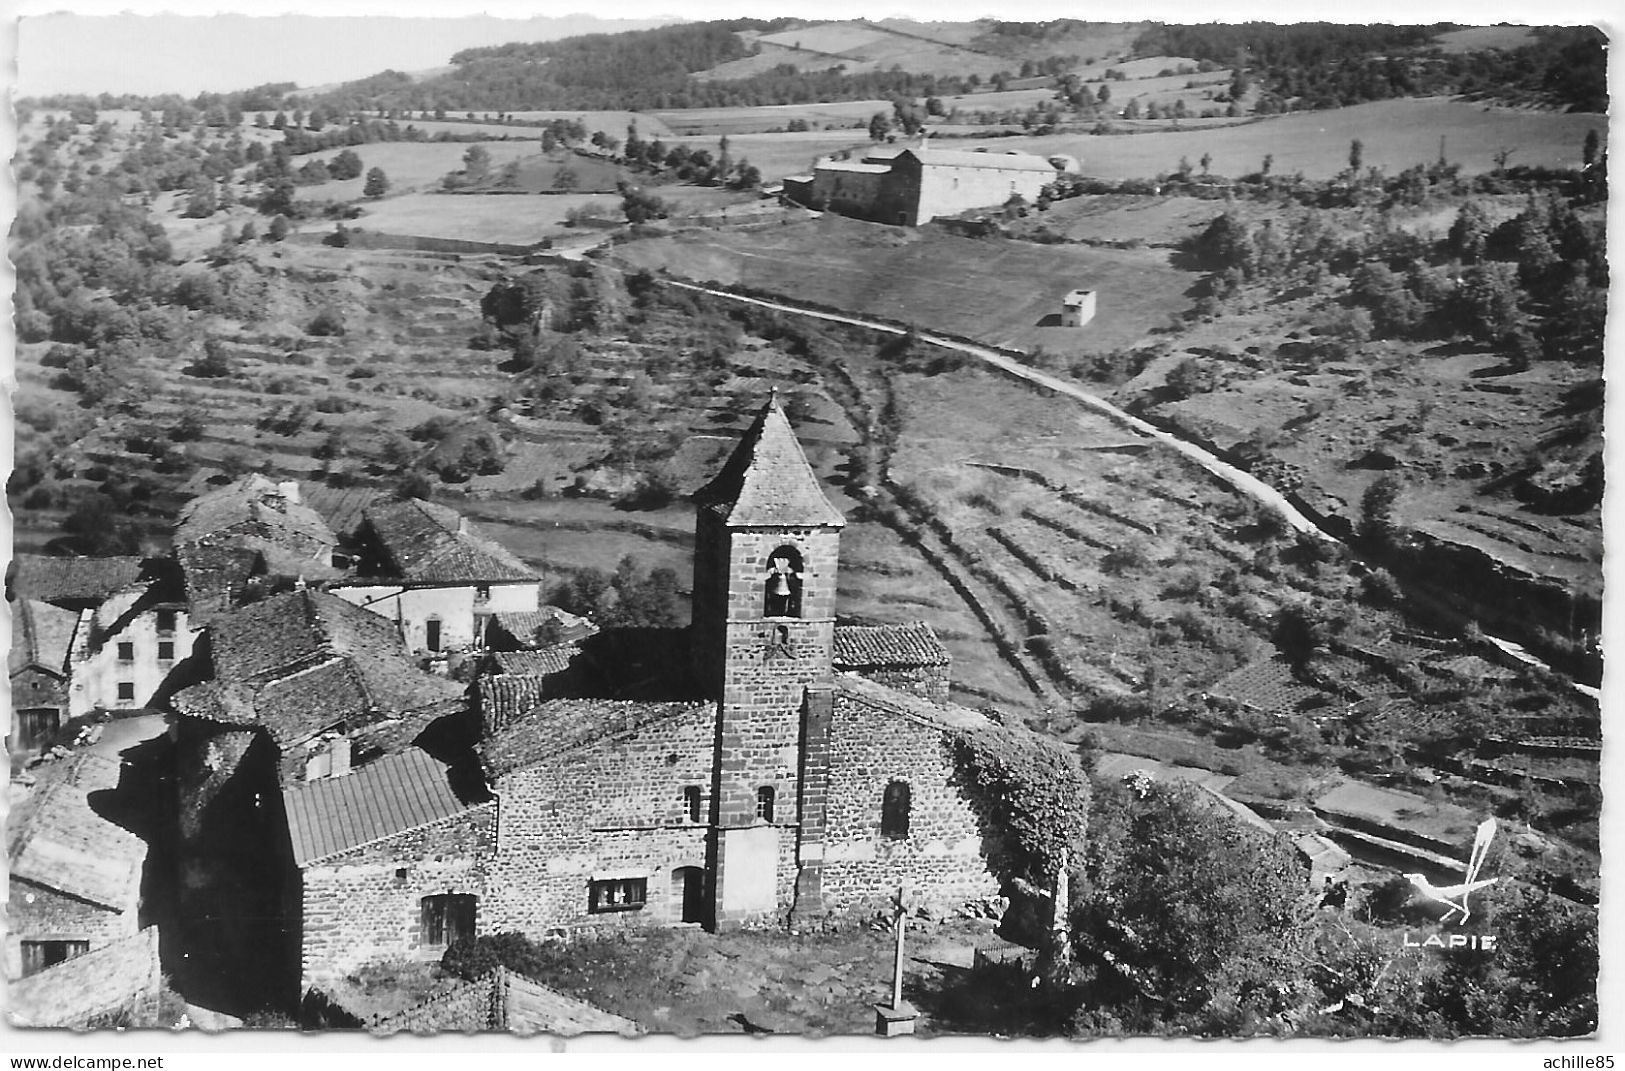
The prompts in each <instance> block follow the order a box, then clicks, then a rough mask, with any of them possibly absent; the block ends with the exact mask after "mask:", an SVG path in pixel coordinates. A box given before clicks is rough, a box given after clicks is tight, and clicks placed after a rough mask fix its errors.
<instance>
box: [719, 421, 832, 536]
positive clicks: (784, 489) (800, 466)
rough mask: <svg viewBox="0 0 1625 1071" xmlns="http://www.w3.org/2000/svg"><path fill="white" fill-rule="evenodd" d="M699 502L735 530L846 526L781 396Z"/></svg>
mask: <svg viewBox="0 0 1625 1071" xmlns="http://www.w3.org/2000/svg"><path fill="white" fill-rule="evenodd" d="M694 501H695V502H696V503H697V504H698V505H699V506H700V507H701V508H704V509H709V510H712V511H713V512H715V513H717V514H719V515H720V516H721V517H722V518H723V520H725V521H726V522H727V523H728V524H730V525H733V526H736V527H747V526H754V525H764V526H777V525H796V526H801V525H822V526H827V527H834V528H839V527H841V526H843V525H845V524H846V519H845V518H844V517H842V516H841V514H840V512H839V511H838V510H836V508H835V507H834V506H832V505H830V501H829V499H828V498H827V497H825V495H824V489H823V488H822V487H821V486H819V483H818V476H817V475H816V474H815V473H814V472H813V469H812V466H811V465H810V464H808V463H807V455H806V454H804V453H802V451H801V444H800V443H799V442H797V441H796V436H795V432H793V431H791V430H790V421H789V420H788V419H787V418H786V417H785V415H784V410H783V409H782V408H780V406H779V400H778V397H777V396H774V397H772V398H770V399H769V400H768V403H767V404H766V405H764V406H763V407H762V411H761V412H760V413H758V414H757V416H756V419H755V421H754V422H752V424H751V426H750V427H749V428H748V429H746V431H745V434H744V437H743V438H741V439H740V440H739V445H738V446H737V447H736V448H735V449H734V452H733V455H732V456H731V457H729V458H728V461H727V463H726V464H725V465H723V466H722V471H721V472H719V473H717V475H716V477H715V478H714V479H713V480H712V481H711V482H710V483H708V484H706V485H705V486H704V487H702V488H700V489H699V490H698V491H696V492H694Z"/></svg>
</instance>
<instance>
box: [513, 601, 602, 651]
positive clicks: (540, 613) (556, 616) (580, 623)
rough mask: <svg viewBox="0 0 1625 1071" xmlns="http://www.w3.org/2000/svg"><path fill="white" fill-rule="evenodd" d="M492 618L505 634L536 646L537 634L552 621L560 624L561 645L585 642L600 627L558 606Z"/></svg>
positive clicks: (559, 639)
mask: <svg viewBox="0 0 1625 1071" xmlns="http://www.w3.org/2000/svg"><path fill="white" fill-rule="evenodd" d="M491 616H492V617H493V618H494V619H495V620H496V623H497V624H498V625H500V626H501V627H502V630H503V631H504V632H506V633H507V634H508V635H510V636H512V637H513V638H514V639H515V640H517V641H518V642H520V643H524V644H534V643H535V642H536V636H537V633H538V632H539V631H540V630H541V629H542V627H543V626H544V625H546V624H547V623H548V622H550V621H555V622H557V623H558V626H559V631H558V637H559V638H558V642H559V643H573V642H575V641H576V640H583V639H586V638H587V637H588V636H591V635H593V634H594V633H596V632H597V631H598V626H597V625H595V624H593V623H592V622H591V621H588V620H587V619H586V618H584V617H577V616H576V615H575V614H572V613H569V612H567V611H565V610H561V609H559V608H558V607H557V606H544V607H542V608H541V609H540V610H519V611H506V612H501V613H495V614H492V615H491Z"/></svg>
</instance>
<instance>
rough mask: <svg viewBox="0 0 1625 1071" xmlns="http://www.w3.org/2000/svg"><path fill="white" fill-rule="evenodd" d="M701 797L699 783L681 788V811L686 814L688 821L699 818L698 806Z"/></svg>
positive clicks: (701, 799) (694, 820) (695, 820)
mask: <svg viewBox="0 0 1625 1071" xmlns="http://www.w3.org/2000/svg"><path fill="white" fill-rule="evenodd" d="M703 799H704V797H703V796H702V795H701V793H700V786H699V785H689V786H687V787H686V788H684V789H683V811H684V813H686V814H687V815H688V820H689V821H690V822H698V821H699V820H700V806H701V803H702V801H703Z"/></svg>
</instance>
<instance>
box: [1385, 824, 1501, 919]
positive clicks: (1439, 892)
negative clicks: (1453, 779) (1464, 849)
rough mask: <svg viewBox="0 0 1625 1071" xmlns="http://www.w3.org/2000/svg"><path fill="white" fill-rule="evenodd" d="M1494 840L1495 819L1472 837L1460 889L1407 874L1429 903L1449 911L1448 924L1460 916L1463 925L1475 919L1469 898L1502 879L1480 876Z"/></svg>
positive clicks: (1417, 875) (1445, 915)
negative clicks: (1436, 904)
mask: <svg viewBox="0 0 1625 1071" xmlns="http://www.w3.org/2000/svg"><path fill="white" fill-rule="evenodd" d="M1494 839H1495V819H1494V818H1486V819H1484V821H1483V822H1481V823H1480V824H1479V827H1478V833H1477V834H1476V835H1475V836H1474V837H1473V850H1472V853H1471V854H1470V855H1468V857H1467V875H1466V880H1465V881H1463V882H1461V883H1460V884H1458V885H1445V886H1443V887H1440V886H1438V885H1435V884H1433V883H1432V882H1431V881H1429V880H1428V879H1427V878H1425V877H1423V876H1422V875H1421V874H1406V875H1405V877H1406V878H1408V879H1410V883H1411V885H1412V887H1413V888H1415V890H1416V892H1417V893H1418V894H1419V895H1421V896H1425V897H1427V898H1428V899H1429V900H1434V901H1437V902H1438V903H1441V904H1444V905H1445V906H1446V907H1448V908H1449V909H1450V910H1449V911H1446V912H1445V913H1444V918H1443V920H1441V921H1444V922H1449V921H1450V916H1452V915H1455V914H1458V913H1459V914H1460V915H1461V921H1462V922H1466V921H1467V920H1468V918H1470V917H1471V916H1472V913H1473V912H1472V909H1471V908H1469V907H1468V906H1467V898H1468V897H1469V896H1471V895H1472V894H1473V893H1475V892H1477V891H1478V890H1479V889H1482V888H1484V887H1485V886H1488V885H1494V884H1495V883H1496V882H1497V881H1500V880H1501V879H1500V878H1480V877H1479V876H1478V873H1479V871H1480V870H1482V869H1483V868H1484V859H1485V857H1486V856H1488V855H1489V852H1490V842H1491V841H1493V840H1494Z"/></svg>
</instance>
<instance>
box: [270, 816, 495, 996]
mask: <svg viewBox="0 0 1625 1071" xmlns="http://www.w3.org/2000/svg"><path fill="white" fill-rule="evenodd" d="M496 818H497V815H496V804H495V802H491V803H485V804H481V805H480V806H477V807H472V808H470V809H468V810H466V811H463V812H460V813H459V814H456V815H453V816H451V817H450V818H445V819H442V820H441V821H439V822H435V823H432V824H430V825H427V826H422V827H420V828H418V829H413V830H408V831H406V832H404V833H400V834H397V835H396V836H393V837H390V838H388V839H387V840H383V841H379V842H376V843H374V844H368V845H362V846H361V847H358V848H353V849H351V850H350V851H347V852H342V853H340V854H337V855H333V856H329V857H327V858H325V859H321V860H317V861H316V862H313V863H311V864H310V865H308V866H306V867H305V868H304V869H303V871H302V873H301V875H300V884H301V896H300V902H301V918H300V919H299V920H298V923H299V929H300V933H301V935H302V938H301V940H302V945H301V951H300V960H301V990H308V989H310V988H311V987H312V986H313V985H318V984H320V983H322V982H324V981H331V980H335V979H338V978H342V977H344V976H345V975H346V974H348V973H349V972H350V971H352V970H354V969H355V968H356V967H359V966H360V965H361V964H363V963H366V962H368V961H370V960H375V959H383V958H391V957H397V956H402V957H407V958H411V959H439V958H440V956H441V954H442V953H444V952H445V948H444V946H433V945H428V944H425V943H424V941H423V939H422V938H423V935H422V934H421V933H420V932H419V931H420V925H421V921H422V899H423V897H425V896H435V895H440V894H443V893H468V894H472V895H474V896H476V897H478V898H479V900H478V903H477V905H476V909H475V922H474V925H475V932H476V933H478V934H485V933H494V932H496V931H497V930H500V929H503V928H504V927H502V926H500V925H494V924H493V922H492V915H493V914H494V912H493V911H492V909H491V908H492V905H491V904H490V903H489V894H488V892H487V889H488V886H487V881H486V872H487V867H488V860H489V859H490V856H491V852H492V849H493V847H494V845H495V839H496V830H495V826H496Z"/></svg>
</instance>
